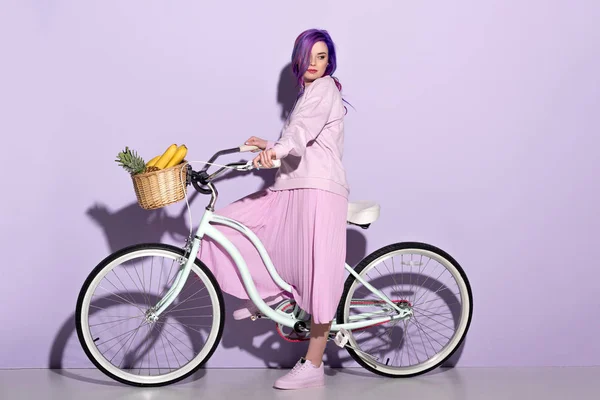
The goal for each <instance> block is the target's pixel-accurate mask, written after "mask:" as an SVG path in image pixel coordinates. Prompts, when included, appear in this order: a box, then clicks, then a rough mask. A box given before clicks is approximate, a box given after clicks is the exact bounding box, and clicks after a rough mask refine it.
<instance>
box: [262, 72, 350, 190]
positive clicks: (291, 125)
mask: <svg viewBox="0 0 600 400" xmlns="http://www.w3.org/2000/svg"><path fill="white" fill-rule="evenodd" d="M344 113H345V110H344V105H343V104H342V96H341V94H340V91H339V90H338V88H337V86H336V85H335V82H334V80H333V78H331V76H324V77H322V78H319V79H317V80H315V81H314V82H313V83H312V84H310V85H309V86H308V87H307V88H306V90H305V91H304V93H303V94H302V96H301V97H300V98H299V99H298V101H297V103H296V106H295V107H294V110H293V111H292V113H291V115H290V117H289V118H288V121H287V123H286V124H285V126H284V128H283V133H282V136H281V139H279V140H278V141H277V142H275V143H273V142H269V144H268V147H269V148H271V147H272V148H273V149H274V150H275V154H276V156H277V158H278V159H281V167H280V168H279V170H278V172H277V175H276V177H275V184H274V186H273V189H274V190H285V189H298V188H315V189H323V190H327V191H330V192H333V193H337V194H339V195H342V196H344V197H346V198H347V197H348V194H349V191H350V189H349V187H348V183H347V181H346V170H345V169H344V165H343V164H342V155H343V146H344Z"/></svg>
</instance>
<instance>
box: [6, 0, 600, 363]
mask: <svg viewBox="0 0 600 400" xmlns="http://www.w3.org/2000/svg"><path fill="white" fill-rule="evenodd" d="M263 3H268V5H264V4H263ZM484 3H485V4H484ZM364 4H365V3H364V2H359V1H331V2H327V4H326V5H324V6H321V7H320V9H319V10H318V11H311V12H310V13H308V14H307V12H306V11H307V10H305V9H302V7H299V6H298V5H297V4H296V3H293V2H281V1H269V2H250V3H248V2H237V3H236V5H235V7H234V6H233V4H232V3H231V2H204V1H203V2H199V1H179V2H148V1H128V2H122V1H111V2H107V1H103V2H93V3H91V2H77V1H64V0H63V1H59V0H56V1H46V2H33V1H16V0H12V1H3V2H2V5H0V49H2V50H1V51H2V55H1V62H0V110H1V114H0V132H1V134H2V145H3V146H2V158H0V159H1V160H2V161H3V162H4V168H5V170H4V172H5V173H4V174H3V185H4V190H3V194H2V196H0V199H1V201H2V211H3V213H4V214H3V215H4V216H3V218H2V224H3V228H4V229H3V230H2V240H1V241H0V243H1V244H2V251H3V253H4V254H5V262H4V267H3V277H2V279H1V280H0V293H2V295H3V299H4V304H3V311H2V314H1V315H2V318H1V320H2V323H0V343H1V345H0V368H13V367H14V368H19V367H36V368H38V367H47V366H49V365H51V366H63V367H82V366H89V365H90V363H89V362H88V361H87V359H86V358H85V355H84V354H83V352H82V351H81V348H80V347H79V343H78V341H77V338H76V334H75V332H74V325H73V312H74V307H75V301H76V299H77V294H78V291H79V288H80V287H81V284H82V283H83V281H84V279H85V278H86V276H87V274H88V273H89V271H90V270H91V268H93V267H94V266H95V265H96V263H97V262H98V261H99V260H100V259H101V258H103V257H104V256H105V255H106V254H107V253H109V252H110V251H111V250H112V249H114V248H118V247H121V246H123V245H126V244H129V243H132V242H136V241H146V240H153V241H156V240H162V241H166V242H176V243H177V242H178V240H179V239H180V236H179V235H178V232H179V231H181V230H182V229H185V227H184V224H183V222H182V221H183V220H182V219H181V218H180V217H178V216H179V214H180V212H181V210H182V207H183V204H176V205H174V206H171V207H169V208H167V209H166V210H165V212H164V213H147V212H145V211H143V210H141V209H140V208H139V207H138V206H137V205H136V203H135V197H134V193H133V190H132V187H131V182H130V180H129V179H128V177H127V176H126V174H125V173H124V172H123V171H122V170H121V169H120V168H119V167H118V166H116V164H115V163H114V162H113V160H114V158H115V154H116V153H117V152H118V151H119V150H120V149H122V148H123V147H124V146H125V145H129V146H131V147H134V148H135V149H137V150H138V151H139V152H140V153H141V154H144V155H146V154H153V153H156V152H157V151H160V150H162V149H163V148H164V147H165V146H166V145H168V144H170V143H173V142H176V143H182V142H185V143H186V144H187V145H188V147H189V149H190V158H191V159H195V160H203V159H206V158H207V157H209V155H210V154H212V152H213V151H215V150H216V149H219V148H224V147H230V146H235V145H238V144H240V143H241V142H242V141H243V140H244V139H246V138H247V137H248V136H250V135H258V136H263V137H268V138H276V137H277V135H278V132H279V129H280V127H281V123H282V122H281V119H280V114H281V110H282V106H285V105H286V100H285V94H286V93H288V94H289V88H288V87H287V85H286V84H285V83H284V84H280V75H281V73H282V70H283V69H284V67H285V66H286V65H287V62H288V59H289V55H290V52H291V46H292V44H293V40H294V38H295V36H296V35H297V34H298V33H299V32H300V31H302V30H303V29H306V28H308V27H325V28H327V29H328V30H329V31H330V32H331V34H332V35H333V38H334V40H335V41H336V43H337V45H338V53H339V65H340V67H339V70H338V74H337V75H338V77H339V78H340V79H341V82H342V83H343V84H344V88H345V96H346V98H347V99H348V100H349V101H350V102H351V103H352V104H353V105H354V106H355V107H356V109H357V111H352V110H351V111H350V113H349V115H348V117H347V131H346V135H347V136H346V137H347V140H346V154H345V163H346V166H347V169H348V175H349V180H350V184H351V185H352V195H351V198H352V199H374V200H377V201H379V202H380V203H381V205H382V219H381V220H380V221H379V222H377V223H376V224H375V225H374V226H373V227H372V229H371V230H369V231H367V232H362V231H361V232H356V231H351V232H350V233H349V236H350V237H351V239H352V240H353V241H354V243H355V244H356V245H357V246H358V248H359V251H358V252H357V253H356V254H353V255H351V260H350V261H355V260H353V259H352V258H356V257H357V256H358V255H360V253H364V252H371V251H373V250H375V249H376V248H378V247H381V246H383V245H385V244H388V243H390V242H396V241H404V240H419V241H425V242H430V243H432V244H435V245H437V246H440V247H442V248H443V249H445V250H446V251H448V252H450V253H451V254H452V255H454V256H455V257H456V258H457V259H458V261H459V262H460V263H461V264H462V265H463V266H464V268H465V270H466V271H467V274H468V275H469V277H470V279H471V283H472V286H473V288H474V301H475V313H474V319H473V324H472V327H471V331H470V335H469V336H468V339H467V342H466V345H465V347H464V349H463V351H462V353H461V354H460V360H459V365H462V366H517V365H519V366H529V365H544V366H551V365H561V366H562V365H598V360H599V359H600V344H599V343H600V342H599V341H598V340H597V337H598V336H599V335H600V324H599V322H598V321H599V317H600V299H599V297H598V287H599V283H598V282H600V272H599V269H598V262H597V260H596V256H595V254H594V251H593V249H594V248H595V245H597V240H598V232H599V229H600V213H599V212H598V210H597V209H598V206H597V205H598V200H599V194H600V180H599V179H598V178H599V171H600V168H599V166H598V160H599V156H598V150H597V149H598V147H599V146H600V137H599V129H598V128H599V126H600V124H599V122H600V121H599V119H600V117H599V115H600V114H599V113H598V109H599V106H600V93H599V87H600V82H599V78H598V76H599V75H598V71H600V55H599V53H598V49H599V48H600V30H599V29H598V27H597V21H598V20H599V18H600V4H598V2H594V1H587V2H585V1H578V2H567V1H562V2H561V1H551V2H548V1H541V0H536V1H533V0H532V1H528V2H519V1H510V2H506V1H504V2H500V1H494V2H477V1H465V2H448V3H444V2H439V3H438V2H398V1H385V2H383V1H382V2H378V6H377V7H375V6H373V7H371V8H368V9H365V6H364ZM278 93H281V94H282V95H278ZM262 184H263V180H262V179H261V178H260V177H257V176H254V175H251V176H247V177H243V178H237V179H234V180H230V181H226V182H224V183H223V184H221V186H220V192H221V193H222V196H221V203H220V204H225V203H226V202H229V201H231V200H234V199H235V198H238V197H240V196H242V195H244V194H247V193H249V192H251V191H253V190H256V189H257V188H259V187H260V186H261V185H262ZM203 206H204V199H202V201H195V202H194V203H193V210H194V212H195V214H194V215H195V218H196V219H197V218H198V217H199V216H200V212H201V211H202V209H203ZM150 216H152V218H150ZM150 223H153V224H152V225H151V226H150V225H148V224H150ZM182 227H183V228H182ZM363 233H364V234H366V236H367V237H366V239H365V238H363V236H362V235H363ZM107 235H108V236H109V238H110V239H107ZM361 246H362V248H361ZM237 304H238V303H237V301H236V300H235V299H231V298H228V300H227V305H228V307H229V311H231V310H232V308H233V307H235V306H236V305H237ZM240 328H244V329H251V331H250V332H251V334H250V335H248V336H243V335H240V334H239V332H240V330H241V329H240ZM272 328H273V326H272V324H271V323H265V322H262V323H259V322H256V323H252V322H250V321H243V322H236V321H233V320H231V319H230V320H228V321H227V326H226V334H225V336H224V338H223V342H222V344H221V347H220V348H219V350H218V351H217V353H216V354H215V355H214V357H213V358H212V359H211V361H210V363H209V366H210V367H233V366H256V367H260V366H264V365H265V364H269V365H275V364H278V363H281V364H284V365H289V364H290V363H291V362H293V361H294V359H295V358H296V356H297V355H299V354H300V353H301V352H302V350H303V346H302V345H300V346H297V345H288V344H287V343H279V342H278V340H276V338H275V336H274V335H276V334H275V332H274V330H273V329H272ZM338 357H339V358H338ZM328 358H329V360H330V362H332V363H334V364H335V363H338V364H339V363H344V361H345V360H347V355H346V353H345V352H343V351H342V352H339V353H338V352H337V351H336V349H335V347H334V346H333V345H331V346H330V348H329V352H328ZM344 364H345V363H344ZM345 365H346V364H345Z"/></svg>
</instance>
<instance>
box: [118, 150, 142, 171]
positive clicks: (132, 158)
mask: <svg viewBox="0 0 600 400" xmlns="http://www.w3.org/2000/svg"><path fill="white" fill-rule="evenodd" d="M115 161H116V162H117V163H119V165H120V166H121V167H123V168H124V169H125V170H126V171H127V172H129V173H130V174H131V175H136V174H141V173H143V172H146V163H145V162H144V160H143V159H142V157H140V156H138V155H137V153H136V152H135V151H131V150H129V147H127V146H126V147H125V150H123V151H121V152H119V154H117V159H116V160H115Z"/></svg>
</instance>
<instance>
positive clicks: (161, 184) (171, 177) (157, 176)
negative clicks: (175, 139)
mask: <svg viewBox="0 0 600 400" xmlns="http://www.w3.org/2000/svg"><path fill="white" fill-rule="evenodd" d="M131 179H132V180H133V188H134V189H135V195H136V196H137V200H138V203H139V204H140V206H141V207H142V208H144V209H146V210H153V209H156V208H161V207H164V206H166V205H168V204H172V203H176V202H178V201H180V200H183V198H185V194H186V191H187V185H186V179H187V162H186V161H185V160H184V161H183V162H182V163H180V164H178V165H175V166H173V167H170V168H165V169H161V170H158V171H153V172H147V173H144V174H137V175H133V176H132V177H131ZM182 180H183V185H182V184H181V181H182Z"/></svg>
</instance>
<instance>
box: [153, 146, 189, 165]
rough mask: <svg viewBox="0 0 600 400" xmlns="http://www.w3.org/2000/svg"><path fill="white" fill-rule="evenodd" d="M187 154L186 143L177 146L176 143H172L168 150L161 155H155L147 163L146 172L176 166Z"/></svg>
mask: <svg viewBox="0 0 600 400" xmlns="http://www.w3.org/2000/svg"><path fill="white" fill-rule="evenodd" d="M186 155H187V147H185V144H182V145H181V146H179V147H178V146H177V145H176V144H172V145H170V146H169V147H168V148H167V150H165V152H164V153H163V154H161V155H158V156H156V157H154V158H153V159H152V160H150V161H148V163H147V164H146V172H152V171H158V170H159V169H165V168H170V167H174V166H175V165H178V164H180V163H181V162H182V161H183V159H184V158H185V156H186Z"/></svg>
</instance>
